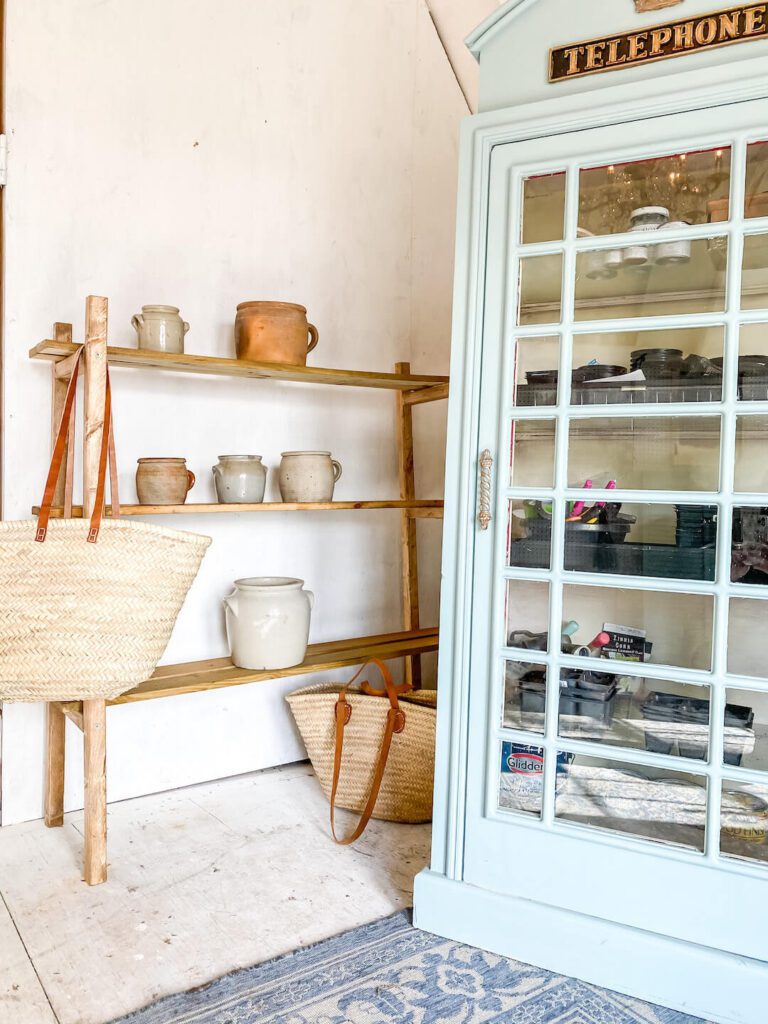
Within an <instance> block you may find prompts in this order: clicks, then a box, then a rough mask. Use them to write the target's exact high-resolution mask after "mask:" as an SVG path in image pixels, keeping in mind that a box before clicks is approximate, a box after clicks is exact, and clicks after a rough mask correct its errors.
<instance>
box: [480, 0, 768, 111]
mask: <svg viewBox="0 0 768 1024" xmlns="http://www.w3.org/2000/svg"><path fill="white" fill-rule="evenodd" d="M750 11H751V12H752V13H750ZM729 12H731V13H729ZM736 12H738V14H737V13H736ZM708 16H711V18H709V17H708ZM733 17H736V18H737V21H736V22H733V21H732V20H729V21H728V22H727V23H726V25H725V28H721V22H720V19H721V18H728V19H732V18H733ZM701 18H704V19H705V20H706V23H705V24H704V25H703V27H702V28H701V29H696V31H697V38H695V37H694V36H693V35H692V30H686V29H682V30H680V31H681V33H682V34H681V36H680V37H679V38H680V40H681V44H682V45H681V52H679V53H678V54H676V55H675V56H674V57H672V58H670V59H660V58H657V59H654V60H645V61H641V62H639V63H636V64H630V63H629V62H628V61H627V60H625V61H622V64H621V65H620V66H615V67H612V68H611V69H610V70H608V69H605V68H603V67H596V68H594V69H593V72H592V73H588V74H579V75H578V76H576V75H574V76H573V77H568V78H566V79H564V80H561V81H550V80H549V75H550V50H551V49H555V48H561V47H562V48H565V47H577V46H579V45H583V44H584V43H585V42H590V41H594V40H610V39H611V38H616V39H624V37H628V36H633V35H634V34H636V33H640V34H641V35H640V39H639V41H638V42H636V43H635V44H634V45H635V47H636V48H637V49H639V50H640V52H641V53H642V52H643V50H644V49H645V50H648V49H649V48H652V47H653V46H655V45H658V43H657V42H654V40H656V41H657V40H658V38H659V37H658V36H656V37H654V36H653V35H652V33H653V30H654V29H661V28H662V27H664V26H669V25H672V24H676V23H679V22H687V21H688V20H689V19H694V22H695V23H696V22H697V21H698V19H701ZM733 25H736V26H737V31H738V35H739V36H740V37H741V38H740V41H738V42H730V43H729V45H712V44H711V43H710V45H706V46H702V45H699V44H700V43H701V42H702V41H703V42H707V41H708V40H709V39H710V37H711V36H712V35H713V32H715V31H718V32H719V33H720V34H719V35H716V36H714V42H717V41H718V40H719V39H721V38H723V39H727V38H728V37H729V35H731V34H732V32H729V31H727V30H728V29H729V28H730V29H732V27H733ZM693 28H694V29H695V28H696V25H695V24H694V26H693ZM661 38H662V39H663V38H664V36H662V37H661ZM689 38H690V39H692V40H693V42H692V45H691V46H690V47H688V46H687V45H686V41H687V39H689ZM466 44H467V46H468V47H469V49H470V50H471V52H472V53H473V54H474V55H475V57H476V58H477V60H478V61H479V63H480V102H479V109H480V111H489V110H499V109H502V108H504V107H512V106H515V107H517V106H520V105H522V104H525V103H528V102H534V101H538V100H546V99H556V98H557V97H558V96H565V95H573V94H577V93H583V94H585V96H586V95H587V94H589V93H591V92H594V91H595V90H596V89H602V90H605V89H606V88H609V87H610V86H612V85H619V84H622V85H626V84H632V83H634V84H636V85H637V86H638V89H639V90H642V87H643V83H644V82H648V81H658V80H659V79H669V81H670V87H671V88H674V78H675V76H676V75H678V74H679V73H680V72H683V71H690V70H694V69H697V68H699V69H700V68H710V67H717V66H720V65H724V64H729V63H733V62H735V61H739V60H745V59H747V58H749V57H755V56H758V55H764V56H765V55H768V3H741V4H738V3H735V2H733V0H732V2H730V3H722V2H721V3H720V4H718V2H717V0H507V2H506V3H504V4H502V5H501V6H500V7H499V9H498V10H497V11H494V12H493V14H491V15H490V16H489V17H488V18H486V20H485V21H484V22H483V23H482V24H481V25H479V26H478V27H477V28H476V29H475V31H474V32H472V33H471V34H470V35H469V36H468V37H467V40H466ZM616 45H618V46H620V47H623V49H619V50H618V52H619V55H620V57H621V56H628V49H627V48H628V45H629V44H628V43H621V44H616ZM616 52H617V51H615V50H614V53H616ZM609 53H610V49H609V45H608V43H606V45H605V46H603V47H598V50H597V53H596V55H595V52H594V51H593V53H592V59H593V60H596V62H597V63H598V64H599V63H602V62H603V61H605V60H606V59H607V56H608V55H609ZM578 56H579V59H581V60H582V61H585V60H586V55H585V54H580V55H578ZM574 59H576V58H574ZM582 69H583V63H582V65H581V67H580V69H579V70H582Z"/></svg>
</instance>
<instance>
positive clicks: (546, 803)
mask: <svg viewBox="0 0 768 1024" xmlns="http://www.w3.org/2000/svg"><path fill="white" fill-rule="evenodd" d="M753 138H754V136H752V135H748V134H747V133H741V134H740V135H738V136H735V137H734V138H733V139H732V140H730V141H729V142H725V141H722V140H715V141H713V142H711V145H712V147H713V148H714V147H716V146H722V147H723V148H726V147H727V146H730V148H731V182H730V207H729V213H730V216H729V220H728V222H726V223H724V224H720V225H718V228H717V230H713V227H712V225H692V226H690V227H689V228H686V229H685V230H680V231H679V232H678V231H676V230H675V231H674V232H673V231H670V232H669V236H668V237H669V238H670V239H672V238H673V236H674V238H677V237H678V235H679V237H680V238H696V237H703V238H711V237H727V238H728V265H727V271H726V294H725V310H724V311H723V312H716V313H706V314H689V315H686V314H682V315H673V316H668V315H662V316H646V317H633V318H626V319H621V318H617V319H614V320H598V321H588V320H579V321H575V320H574V309H575V268H576V255H577V253H579V252H581V251H586V250H591V249H601V248H616V247H617V246H618V245H620V244H621V243H622V241H627V242H628V241H633V240H635V238H636V236H633V235H626V234H623V235H608V236H599V237H597V238H585V239H577V238H576V226H577V218H578V188H579V175H578V171H579V169H580V166H583V165H582V164H580V162H579V161H576V160H574V161H568V162H567V163H566V164H565V165H564V166H563V165H562V164H559V165H558V166H557V167H556V168H555V167H552V168H547V169H546V170H543V169H542V168H541V167H540V166H537V167H535V168H533V167H518V168H517V169H513V170H512V171H511V173H510V184H511V185H512V186H513V187H512V188H511V192H510V196H511V204H510V205H511V223H512V224H520V223H521V216H522V202H521V199H522V182H523V179H524V178H525V177H528V176H530V174H531V173H551V172H552V171H555V170H565V172H566V201H565V231H564V239H563V241H560V242H552V243H535V244H528V245H524V244H522V243H521V242H520V241H519V236H514V237H512V239H511V245H510V257H511V258H510V259H509V266H508V275H509V276H508V281H507V311H506V324H507V329H506V332H505V336H506V337H511V336H512V335H514V336H515V337H537V336H539V337H540V336H545V335H549V336H552V335H553V334H558V335H559V336H560V360H559V374H558V377H559V391H558V401H557V405H556V406H547V407H518V408H513V409H509V410H507V413H506V414H505V415H503V416H501V417H500V424H499V427H500V437H499V446H498V451H499V452H502V453H503V452H508V451H509V439H510V434H509V428H510V424H511V421H512V420H515V419H517V420H526V419H546V420H550V421H554V423H555V424H556V432H555V479H554V487H553V488H544V489H536V488H527V487H498V488H497V498H496V510H495V511H496V517H495V518H496V530H495V532H496V537H495V550H496V552H503V553H504V561H506V529H507V521H506V520H507V512H508V500H509V498H510V497H514V496H521V495H524V496H530V495H531V493H532V492H534V491H538V492H539V493H541V494H542V496H546V497H547V498H550V499H552V500H553V516H552V550H551V558H552V563H551V564H552V568H551V569H550V570H538V571H533V570H527V571H526V570H521V571H519V572H518V571H514V570H511V569H509V568H508V567H506V566H502V567H501V571H500V572H497V574H496V580H495V583H494V597H495V600H494V603H493V607H494V609H495V610H496V611H495V613H494V623H493V640H494V647H495V649H496V651H497V656H496V657H495V658H494V659H493V663H494V665H495V666H496V667H497V669H498V671H497V672H496V677H497V678H496V680H495V681H494V684H493V686H492V687H491V690H492V691H493V698H492V702H491V704H490V714H491V721H489V726H490V728H489V735H488V739H489V757H488V786H487V793H486V797H487V799H486V808H487V813H488V814H489V815H490V816H492V817H496V816H497V815H498V814H499V810H498V779H499V776H498V772H499V750H500V741H501V739H502V738H510V737H511V738H515V737H517V738H519V739H520V742H529V743H531V744H535V745H537V746H540V747H542V748H543V750H544V789H543V794H542V805H543V807H542V819H541V822H539V821H538V819H534V821H535V823H536V824H537V825H539V826H540V825H541V824H543V826H544V827H545V828H549V829H553V828H557V827H558V826H559V823H557V822H556V821H555V819H554V795H555V792H554V791H555V781H556V755H557V752H558V751H559V750H561V749H563V748H567V749H570V750H573V751H574V752H579V750H577V747H578V748H582V752H584V753H587V752H591V753H592V754H595V753H596V752H603V753H605V752H606V748H604V747H603V746H602V745H598V746H596V747H595V746H590V745H589V743H588V742H586V741H585V742H584V743H583V746H582V743H578V744H574V743H573V742H571V741H561V740H559V739H558V737H557V724H558V709H559V707H558V706H559V701H558V700H557V699H556V697H557V691H559V668H560V666H564V665H566V664H568V663H569V657H568V656H567V655H562V654H561V653H560V652H559V651H558V650H556V649H555V648H553V649H552V650H551V651H550V652H546V653H544V654H541V652H528V653H527V654H526V653H525V652H519V651H518V652H515V651H513V650H511V649H509V648H507V647H506V646H505V643H506V617H505V616H503V615H501V614H498V612H499V609H501V608H503V607H504V604H505V596H506V595H505V588H506V584H507V581H508V580H509V579H515V578H520V579H528V580H532V581H538V580H540V581H542V582H548V583H549V588H550V592H549V633H550V637H553V636H559V631H560V623H561V621H562V585H563V584H564V583H566V582H568V583H569V582H578V583H587V582H590V583H592V584H594V585H601V586H606V587H615V586H617V585H621V586H622V587H623V586H632V587H635V588H637V589H643V590H648V591H654V590H665V591H673V592H676V593H684V592H697V593H701V592H704V593H711V594H712V595H713V597H714V601H715V608H714V622H713V664H712V671H711V673H709V674H703V675H702V673H699V672H694V671H692V670H686V669H679V668H674V667H666V668H665V667H664V666H650V665H649V666H645V668H646V669H653V671H651V672H648V673H644V674H647V675H648V676H649V677H650V678H654V677H656V678H659V677H662V676H664V677H667V678H668V677H669V676H670V675H674V677H675V678H677V679H678V680H679V681H680V682H684V681H689V680H690V681H691V682H694V681H696V682H704V685H709V686H710V689H711V700H710V744H709V761H708V763H706V764H705V765H701V764H700V763H697V764H696V770H697V773H698V774H700V775H703V776H707V777H708V780H709V785H708V797H707V816H706V853H705V857H706V859H707V860H710V861H714V862H717V863H718V865H722V863H723V862H722V861H721V860H720V857H719V838H720V796H721V785H722V780H723V778H724V777H726V773H724V771H723V765H722V757H723V732H722V716H723V711H724V704H725V696H724V693H725V689H724V687H725V684H726V682H727V685H733V684H734V683H737V678H736V677H727V675H726V668H727V665H726V651H727V637H728V600H729V597H730V596H731V595H732V594H734V595H738V596H747V595H745V594H744V587H743V585H742V586H739V585H738V584H731V583H730V557H731V523H730V515H723V512H726V511H728V512H729V511H730V508H731V507H732V505H733V500H732V499H733V497H734V492H733V470H734V441H735V424H736V414H737V413H738V414H739V415H748V414H749V413H751V412H754V413H758V412H760V413H763V414H765V411H766V410H765V405H764V404H762V403H744V402H738V403H737V397H736V383H737V377H738V355H739V328H740V325H741V323H750V322H763V321H765V320H766V319H768V314H767V313H766V311H765V310H762V311H761V310H754V311H745V312H744V313H741V312H740V300H741V264H742V251H743V236H744V234H750V235H752V234H760V233H763V232H765V231H766V230H768V218H750V219H749V220H747V219H745V218H744V198H745V197H744V189H745V173H746V146H747V143H748V141H752V139H753ZM696 144H697V146H699V147H700V148H708V147H709V145H710V142H708V141H704V140H702V139H698V140H697V143H696ZM636 152H638V154H640V155H645V156H647V155H648V150H647V148H644V149H642V150H640V149H639V148H638V150H636ZM666 153H667V155H668V150H667V151H666ZM659 155H660V156H662V155H665V154H664V153H660V154H659ZM649 158H650V157H649ZM604 159H610V160H611V162H613V163H619V162H623V161H624V160H625V159H631V155H630V154H629V152H628V151H626V150H625V151H624V154H623V155H622V156H621V157H619V156H617V155H616V153H615V152H613V153H612V154H611V155H610V157H604ZM553 253H562V254H563V267H562V291H561V316H560V319H559V321H558V322H556V323H550V324H536V325H526V326H514V328H513V327H512V326H511V325H512V324H515V325H516V324H517V302H518V281H519V261H520V258H521V257H525V256H528V255H539V254H541V255H544V254H553ZM510 313H512V315H511V316H510ZM709 325H718V326H719V325H723V326H724V327H725V353H724V366H723V397H722V400H721V401H720V402H716V403H706V405H696V407H695V413H692V408H691V404H690V403H687V404H685V405H683V404H674V405H673V404H664V405H659V404H654V405H651V404H649V405H648V406H644V407H642V409H643V411H642V412H640V411H639V410H640V407H635V406H629V407H628V406H621V405H619V406H610V407H608V406H588V407H584V406H574V407H571V406H570V404H569V403H570V383H571V347H572V339H573V336H574V335H576V334H584V333H609V332H612V331H616V330H623V331H632V330H649V331H650V330H661V329H669V328H672V327H696V326H709ZM511 347H512V346H509V345H507V346H505V351H504V359H503V363H504V365H503V368H502V380H503V381H504V382H505V384H506V388H505V391H504V393H505V394H506V395H512V394H513V393H514V390H513V386H512V374H511V364H512V360H511V359H510V358H509V352H510V349H511ZM662 410H663V411H662ZM710 411H711V412H712V413H713V414H717V415H719V416H721V438H720V489H719V491H717V492H680V491H651V492H648V491H634V492H631V491H620V490H617V491H611V492H598V491H590V496H592V497H596V498H598V499H599V498H601V497H604V496H606V495H607V496H609V497H613V498H614V499H615V498H616V497H621V498H622V499H623V500H624V501H629V500H642V501H643V502H647V503H654V502H655V503H663V502H667V503H669V502H670V501H672V502H675V503H678V504H684V503H697V504H698V503H705V502H706V503H711V504H716V505H718V507H719V510H720V523H719V529H718V549H717V558H716V564H717V569H716V582H715V583H714V584H709V583H706V584H703V585H702V584H697V585H696V586H695V587H693V586H689V583H688V582H687V581H678V580H674V581H658V580H653V579H651V578H648V577H620V576H611V577H610V578H608V579H606V577H605V576H603V575H600V576H599V577H598V574H584V573H576V574H574V573H568V572H566V571H564V570H562V569H561V568H560V567H561V566H562V561H563V545H564V520H565V505H566V502H567V501H568V500H572V498H573V497H578V496H579V494H581V493H583V492H580V491H579V489H575V488H568V486H567V475H566V474H567V454H568V430H567V424H568V422H569V420H570V419H577V418H599V417H615V418H622V417H627V418H632V417H637V416H641V417H642V416H653V415H654V414H655V415H656V416H659V415H663V416H664V417H665V418H666V417H669V418H675V417H678V418H682V417H683V416H686V415H687V416H691V415H692V414H693V415H697V414H701V413H708V412H710ZM737 499H738V502H737V503H741V504H750V503H752V504H756V503H760V502H761V500H762V501H764V500H765V497H764V495H761V494H738V495H737ZM573 577H576V578H573ZM649 584H650V585H649ZM766 590H768V588H766ZM749 596H750V597H754V598H756V599H760V598H761V597H762V596H763V595H762V588H761V593H760V594H755V593H754V592H751V593H750V594H749ZM502 629H503V631H504V636H503V638H500V637H499V633H500V630H502ZM499 640H501V642H500V643H499V642H498V641H499ZM510 655H512V656H513V658H515V659H516V658H519V657H520V655H523V657H522V659H521V660H526V658H527V660H531V661H536V662H539V663H542V664H546V665H547V670H548V678H549V681H548V698H549V699H548V700H547V711H546V716H545V730H544V735H535V738H534V735H533V734H526V733H524V732H520V731H516V730H508V729H503V728H501V727H500V726H499V724H498V723H499V709H500V708H501V707H503V685H504V684H503V667H501V666H503V662H504V660H506V659H507V658H508V657H509V656H510ZM531 655H533V657H531ZM588 662H589V663H590V664H594V661H593V659H582V660H581V662H580V664H583V665H584V666H585V667H586V665H587V663H588ZM601 667H602V666H601ZM657 669H658V674H657V671H656V670H657ZM625 674H626V673H625ZM637 674H639V673H637ZM553 676H554V677H555V679H556V680H557V683H558V686H557V690H556V691H555V699H551V692H550V691H551V690H552V689H553V683H552V677H553ZM742 681H743V682H744V685H749V686H751V687H752V688H753V689H755V688H758V689H759V688H760V687H759V685H758V686H757V687H756V686H755V682H756V681H754V680H752V679H751V678H747V679H744V680H742V678H741V677H739V679H738V683H742ZM758 682H759V681H758ZM633 753H635V752H632V751H628V750H625V749H624V748H616V756H618V757H620V758H621V759H622V760H624V761H628V762H629V761H631V760H632V756H633ZM637 763H653V764H656V765H659V766H664V767H668V768H670V769H672V770H674V769H675V767H676V766H677V770H680V760H679V759H675V758H671V759H669V758H665V757H664V756H662V755H651V759H650V761H648V762H645V759H644V757H643V758H638V759H637ZM728 768H729V771H728V772H727V777H730V778H733V777H738V779H739V780H742V781H756V782H763V783H764V782H765V781H766V778H765V776H764V775H761V774H760V773H752V772H749V771H747V770H746V769H740V770H735V769H733V768H732V766H728ZM501 813H502V816H503V817H504V818H505V819H506V818H508V814H506V813H504V812H501ZM517 817H518V816H515V820H517ZM526 817H528V816H524V815H520V816H519V818H520V820H521V821H523V820H525V818H526ZM569 827H570V826H569ZM589 831H590V833H591V834H593V835H599V837H600V840H601V841H607V839H608V838H609V837H608V836H604V835H602V834H600V833H599V832H597V833H595V832H593V830H592V829H589ZM610 838H611V839H615V837H610ZM629 841H630V842H631V843H632V844H633V845H635V844H636V842H641V843H642V845H643V847H644V848H648V845H649V844H647V843H646V842H644V841H642V840H633V839H630V840H629ZM658 849H659V850H660V851H663V855H664V856H669V855H670V852H671V851H672V850H674V849H675V848H674V847H669V848H668V847H666V846H663V845H661V844H659V847H658ZM696 856H699V855H698V854H696ZM727 863H728V867H729V869H733V868H734V867H735V866H739V867H740V866H741V865H740V862H738V861H731V860H729V861H728V862H727Z"/></svg>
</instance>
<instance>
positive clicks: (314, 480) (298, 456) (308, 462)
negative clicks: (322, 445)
mask: <svg viewBox="0 0 768 1024" xmlns="http://www.w3.org/2000/svg"><path fill="white" fill-rule="evenodd" d="M340 476H341V463H340V462H337V461H336V459H332V458H331V453H330V452H283V453H282V460H281V462H280V475H279V477H278V482H279V485H280V496H281V497H282V499H283V501H333V489H334V486H335V484H336V481H337V480H338V479H339V477H340Z"/></svg>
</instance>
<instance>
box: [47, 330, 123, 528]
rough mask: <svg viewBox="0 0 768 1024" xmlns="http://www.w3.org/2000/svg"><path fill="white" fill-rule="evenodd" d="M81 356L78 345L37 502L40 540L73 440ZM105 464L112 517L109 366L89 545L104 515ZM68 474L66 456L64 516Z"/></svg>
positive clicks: (68, 504)
mask: <svg viewBox="0 0 768 1024" xmlns="http://www.w3.org/2000/svg"><path fill="white" fill-rule="evenodd" d="M82 355H83V347H82V346H81V347H80V348H79V349H78V351H77V355H76V357H75V361H74V364H73V366H72V376H71V377H70V380H69V386H68V387H67V394H66V398H65V399H64V408H63V410H62V414H61V422H60V423H59V430H58V433H57V435H56V440H55V442H54V445H53V455H52V456H51V465H50V468H49V470H48V478H47V480H46V482H45V491H44V493H43V500H42V501H41V502H40V514H39V515H38V518H37V531H36V533H35V540H36V541H40V542H42V541H44V540H45V538H46V535H47V533H48V523H49V520H50V518H51V506H52V505H53V496H54V491H55V490H56V482H57V481H58V479H59V474H60V473H61V467H62V463H63V461H64V453H65V450H66V449H67V443H68V442H69V450H70V451H71V449H72V445H73V442H74V425H75V401H76V396H77V378H78V374H79V371H80V362H81V359H82ZM107 463H109V478H110V493H111V496H112V516H113V517H116V516H119V515H120V499H119V497H118V491H117V464H116V459H115V441H114V426H113V423H112V387H111V384H110V379H109V366H107V372H106V382H105V387H104V426H103V429H102V432H101V451H100V453H99V468H98V476H97V481H96V496H95V502H94V507H93V513H92V515H91V524H90V529H89V530H88V542H89V543H91V544H93V543H94V542H95V541H96V540H97V538H98V536H99V528H100V526H101V519H102V516H103V514H104V493H105V488H106V475H107ZM71 476H72V471H71V459H70V458H69V457H68V458H67V470H66V483H65V494H64V512H65V515H66V513H67V511H69V513H70V514H71V511H72V495H71Z"/></svg>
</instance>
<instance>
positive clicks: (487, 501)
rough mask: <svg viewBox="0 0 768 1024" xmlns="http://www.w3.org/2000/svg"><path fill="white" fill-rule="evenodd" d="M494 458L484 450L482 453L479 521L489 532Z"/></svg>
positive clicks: (483, 528)
mask: <svg viewBox="0 0 768 1024" xmlns="http://www.w3.org/2000/svg"><path fill="white" fill-rule="evenodd" d="M492 466H493V456H492V455H491V453H490V452H489V451H488V449H487V448H484V449H483V451H482V452H481V453H480V509H479V511H478V513H477V521H478V522H479V523H480V529H481V530H487V529H488V524H489V523H490V521H491V467H492Z"/></svg>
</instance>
